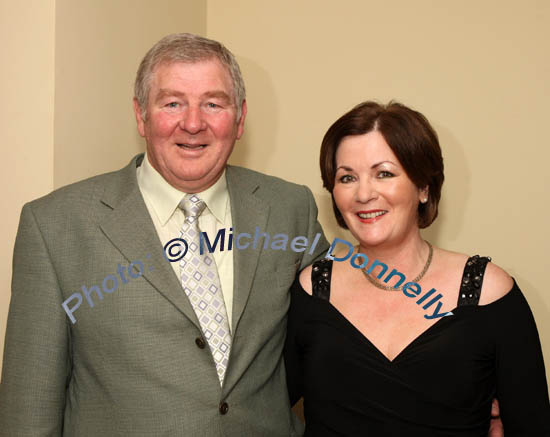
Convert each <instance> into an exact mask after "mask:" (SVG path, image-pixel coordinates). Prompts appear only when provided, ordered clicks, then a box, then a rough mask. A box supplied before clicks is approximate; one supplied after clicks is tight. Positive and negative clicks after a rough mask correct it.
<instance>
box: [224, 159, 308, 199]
mask: <svg viewBox="0 0 550 437" xmlns="http://www.w3.org/2000/svg"><path fill="white" fill-rule="evenodd" d="M227 171H228V173H229V174H230V175H231V176H230V177H234V178H239V179H240V180H246V181H247V183H248V184H249V185H256V186H257V187H260V188H263V189H268V190H275V191H276V190H285V191H286V190H290V191H300V192H302V193H303V192H304V189H305V188H306V187H305V186H304V185H300V184H296V183H294V182H289V181H286V180H284V179H282V178H279V177H277V176H271V175H268V174H265V173H260V172H259V171H255V170H251V169H249V168H245V167H239V166H236V165H228V166H227Z"/></svg>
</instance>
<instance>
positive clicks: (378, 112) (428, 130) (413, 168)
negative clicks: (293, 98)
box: [320, 101, 444, 229]
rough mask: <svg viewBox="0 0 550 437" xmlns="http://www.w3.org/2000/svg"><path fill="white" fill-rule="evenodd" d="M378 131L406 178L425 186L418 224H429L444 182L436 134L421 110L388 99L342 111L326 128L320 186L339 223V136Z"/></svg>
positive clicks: (419, 208) (341, 221)
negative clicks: (336, 185) (336, 191)
mask: <svg viewBox="0 0 550 437" xmlns="http://www.w3.org/2000/svg"><path fill="white" fill-rule="evenodd" d="M371 131H378V132H380V134H381V135H382V136H383V137H384V139H385V140H386V143H388V146H390V148H391V149H392V151H393V153H394V154H395V156H396V157H397V159H398V160H399V162H400V163H401V165H402V166H403V169H404V170H405V172H406V173H407V176H408V177H409V179H410V180H411V181H412V182H413V183H414V184H415V185H416V186H417V187H418V188H419V189H422V188H424V187H426V186H428V202H426V203H419V205H418V227H419V228H426V227H428V226H429V225H430V224H431V223H432V222H433V221H434V220H435V218H436V217H437V207H438V204H439V199H440V198H441V186H442V185H443V180H444V175H443V157H442V156H441V147H439V140H438V138H437V134H436V132H435V131H434V129H433V128H432V126H431V125H430V123H429V122H428V120H427V119H426V117H424V115H422V114H421V113H420V112H418V111H415V110H413V109H410V108H408V107H407V106H405V105H403V104H401V103H398V102H394V101H391V102H390V103H388V104H387V105H381V104H379V103H376V102H371V101H368V102H363V103H360V104H359V105H357V106H356V107H355V108H353V109H352V110H351V111H349V112H347V113H346V114H344V115H343V116H342V117H340V118H339V119H338V120H336V121H335V122H334V123H333V125H332V126H331V127H330V128H329V129H328V131H327V133H326V134H325V136H324V138H323V143H322V145H321V158H320V164H321V176H322V178H323V186H324V187H325V188H326V189H327V190H328V191H329V192H330V194H331V196H332V207H333V209H334V214H335V216H336V220H337V221H338V224H339V225H340V226H341V227H343V228H344V229H347V225H346V222H345V221H344V218H343V217H342V214H341V213H340V211H339V210H338V208H337V206H336V203H335V201H334V194H333V189H334V181H335V176H336V150H337V149H338V146H339V145H340V143H341V141H342V139H343V138H344V137H347V136H351V135H363V134H367V133H369V132H371Z"/></svg>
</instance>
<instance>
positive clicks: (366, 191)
mask: <svg viewBox="0 0 550 437" xmlns="http://www.w3.org/2000/svg"><path fill="white" fill-rule="evenodd" d="M376 195H377V194H376V190H375V187H374V185H373V184H372V182H371V181H370V180H368V179H366V178H362V179H361V180H360V181H359V183H358V184H357V190H356V191H355V199H356V200H357V202H360V203H367V202H368V201H369V200H371V199H373V198H375V197H376Z"/></svg>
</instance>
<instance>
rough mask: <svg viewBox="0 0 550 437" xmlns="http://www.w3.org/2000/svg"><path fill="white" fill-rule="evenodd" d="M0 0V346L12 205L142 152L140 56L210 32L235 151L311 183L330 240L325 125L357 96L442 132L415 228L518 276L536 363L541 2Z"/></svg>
mask: <svg viewBox="0 0 550 437" xmlns="http://www.w3.org/2000/svg"><path fill="white" fill-rule="evenodd" d="M0 8H1V9H0V20H2V21H1V22H0V32H1V33H0V35H1V36H2V41H4V44H3V47H2V50H3V55H4V56H3V57H2V59H8V60H9V62H4V63H3V66H2V69H1V71H2V73H1V74H2V75H3V76H5V77H2V79H3V80H2V81H1V84H2V85H1V86H2V93H1V95H2V97H3V99H4V101H3V104H2V105H1V111H2V112H1V113H0V115H1V117H0V120H1V123H2V129H1V130H0V135H2V137H1V139H2V147H3V150H4V153H5V154H6V156H7V157H8V160H7V161H5V164H4V171H3V172H1V174H2V178H3V179H2V183H3V186H6V187H9V188H8V203H7V205H9V207H7V208H4V214H3V216H2V224H3V226H2V231H1V232H2V233H3V235H2V237H3V239H2V241H4V242H5V243H4V245H3V249H2V251H1V252H0V254H1V255H0V256H1V257H2V258H1V259H2V263H1V266H2V267H1V269H2V270H0V275H1V276H0V278H1V279H0V280H1V281H2V285H3V288H2V290H3V291H2V292H0V346H2V347H3V341H4V329H5V323H6V314H7V305H8V302H9V294H10V291H9V290H10V288H9V282H10V277H11V255H12V250H13V241H14V237H15V232H16V226H17V222H18V217H19V212H20V209H21V206H22V204H23V203H24V202H27V201H29V200H31V199H33V198H36V197H38V196H40V195H42V194H45V193H47V192H49V191H50V190H51V189H52V188H54V187H59V186H61V185H64V184H67V183H70V182H73V181H76V180H79V179H82V178H84V177H87V176H91V175H94V174H98V173H101V172H105V171H109V170H114V169H117V168H120V167H121V166H122V165H124V164H126V163H127V162H128V161H129V159H130V157H131V156H133V154H135V153H136V152H138V151H141V150H143V143H142V142H141V140H140V139H139V137H138V136H137V134H136V132H135V126H134V121H133V115H132V112H131V102H130V98H131V96H132V82H133V78H134V74H135V70H136V68H137V63H138V62H139V60H140V58H141V56H142V55H143V54H144V52H145V50H146V49H147V48H148V47H149V46H150V45H151V44H152V43H153V42H154V41H156V40H157V39H158V38H160V37H161V36H162V35H164V34H167V33H171V32H176V31H190V32H195V33H199V34H203V35H204V34H207V36H209V37H212V38H216V39H220V40H222V41H223V42H224V43H225V44H226V45H227V46H228V47H230V48H231V49H232V50H233V51H234V53H235V54H236V55H237V57H238V59H239V61H240V63H241V66H242V68H243V72H244V75H245V80H246V82H247V87H248V93H249V97H248V103H249V117H248V120H247V128H246V134H245V136H244V139H243V140H242V141H241V142H240V143H239V144H238V146H237V148H236V150H235V153H234V155H233V157H232V162H233V163H235V164H241V165H246V166H248V167H251V168H254V169H256V170H260V171H264V172H267V173H271V174H275V175H278V176H281V177H283V178H286V179H289V180H292V181H295V182H299V183H303V184H306V185H308V186H310V187H311V188H312V190H313V192H314V194H315V195H316V198H317V201H318V204H319V208H320V219H321V222H322V224H323V226H324V228H325V230H326V232H327V235H328V237H331V238H332V237H334V236H337V235H345V234H343V233H341V232H340V231H339V230H338V229H337V228H336V226H335V223H334V220H333V219H332V212H331V210H330V199H329V197H328V195H327V194H326V193H325V192H324V191H323V189H322V187H321V183H320V176H319V170H318V164H317V161H318V150H319V144H320V140H321V138H322V136H323V134H324V132H325V130H326V129H327V127H328V126H329V124H330V123H332V122H333V121H334V120H335V119H336V118H337V117H338V116H339V115H341V114H342V113H343V112H345V111H346V110H348V109H349V108H350V107H351V106H353V105H354V104H355V103H358V102H359V101H362V100H365V99H369V98H375V99H379V100H381V101H387V100H388V99H390V98H396V99H399V100H401V101H403V102H404V103H406V104H408V105H411V106H413V107H415V108H417V109H419V110H420V111H421V112H423V113H424V114H425V115H426V116H427V117H428V118H429V119H430V120H431V121H432V123H433V124H434V126H435V127H436V129H437V130H438V132H439V134H440V139H441V143H442V147H443V152H444V157H445V165H446V178H447V180H446V183H445V186H444V191H443V201H442V209H441V217H440V218H439V219H438V221H437V222H436V224H435V225H434V226H432V227H431V228H430V229H429V230H428V231H427V232H426V237H427V238H428V239H429V240H431V241H432V242H433V243H435V244H437V245H440V246H442V247H445V248H448V249H451V250H457V251H461V252H466V253H471V254H473V253H481V254H487V255H491V256H492V257H493V259H494V261H495V262H496V263H497V264H499V265H501V266H502V267H504V268H505V269H507V270H508V271H509V272H510V273H511V274H512V275H513V276H515V277H516V279H517V280H518V282H519V283H520V285H521V286H522V288H523V290H524V293H525V294H526V295H527V298H528V300H529V301H530V303H531V306H532V308H533V312H534V314H535V317H536V319H537V322H538V326H539V331H540V334H541V339H542V342H543V348H544V351H545V355H546V357H547V361H548V360H550V329H549V328H550V317H549V316H550V295H548V294H547V293H546V285H547V283H546V281H545V279H546V277H545V273H546V272H549V271H550V263H549V261H548V256H547V254H546V251H545V249H547V248H548V247H549V246H550V244H549V243H550V232H549V231H548V228H547V222H548V216H549V213H550V208H549V207H548V206H547V204H546V202H545V201H547V200H548V197H549V196H548V188H549V186H550V184H549V182H550V181H549V172H548V170H547V166H548V161H549V159H550V148H549V146H550V141H549V134H548V130H547V129H546V128H545V126H546V123H547V121H546V118H547V117H548V115H549V114H548V110H547V107H546V106H545V103H546V101H548V99H549V98H550V89H549V88H550V85H549V83H548V77H549V73H550V58H549V57H548V56H547V53H548V51H549V47H548V46H549V43H548V41H550V3H548V2H542V1H535V0H529V1H524V2H521V3H520V2H512V1H504V2H503V1H500V2H497V1H489V0H485V1H482V2H479V1H472V0H469V1H466V2H460V4H457V3H454V2H450V1H445V2H440V1H435V0H434V1H427V0H416V1H415V2H407V1H401V2H392V3H390V4H387V3H382V2H375V1H365V0H357V1H346V0H342V1H339V2H333V1H320V0H316V1H312V0H311V1H301V2H296V1H292V2H291V1H289V0H279V1H278V2H271V1H267V0H265V1H258V0H232V1H231V2H227V1H225V0H223V1H222V0H209V1H208V3H207V4H206V2H205V1H200V0H197V1H182V0H161V1H159V0H157V1H155V2H153V1H147V0H116V1H108V0H78V1H74V0H73V1H70V0H57V1H56V2H54V0H49V1H48V0H35V1H26V2H15V1H14V0H11V1H7V0H0ZM54 99H55V106H54ZM54 116H55V121H54ZM29 175H30V176H31V177H29ZM12 187H13V188H12ZM547 369H550V361H548V363H547Z"/></svg>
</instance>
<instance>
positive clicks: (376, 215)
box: [357, 211, 388, 219]
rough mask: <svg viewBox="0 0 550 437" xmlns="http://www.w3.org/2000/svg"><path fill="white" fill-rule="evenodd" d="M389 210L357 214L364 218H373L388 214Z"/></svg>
mask: <svg viewBox="0 0 550 437" xmlns="http://www.w3.org/2000/svg"><path fill="white" fill-rule="evenodd" d="M387 212H388V211H376V212H360V213H358V214H357V215H358V216H359V217H360V218H362V219H373V218H375V217H379V216H381V215H384V214H386V213H387Z"/></svg>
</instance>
